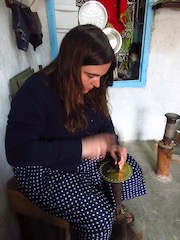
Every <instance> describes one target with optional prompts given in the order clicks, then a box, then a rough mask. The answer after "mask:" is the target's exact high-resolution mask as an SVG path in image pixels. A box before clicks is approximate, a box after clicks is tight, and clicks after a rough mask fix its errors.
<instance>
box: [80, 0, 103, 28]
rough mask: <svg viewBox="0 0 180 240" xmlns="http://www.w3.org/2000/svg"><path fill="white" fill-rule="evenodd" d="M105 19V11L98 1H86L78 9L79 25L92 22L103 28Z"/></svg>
mask: <svg viewBox="0 0 180 240" xmlns="http://www.w3.org/2000/svg"><path fill="white" fill-rule="evenodd" d="M107 20H108V15H107V11H106V9H105V7H104V6H103V5H102V4H101V3H100V2H98V1H88V2H86V3H84V4H83V5H82V6H81V8H80V10H79V23H80V25H83V24H92V25H95V26H97V27H99V28H101V29H103V28H105V26H106V24H107Z"/></svg>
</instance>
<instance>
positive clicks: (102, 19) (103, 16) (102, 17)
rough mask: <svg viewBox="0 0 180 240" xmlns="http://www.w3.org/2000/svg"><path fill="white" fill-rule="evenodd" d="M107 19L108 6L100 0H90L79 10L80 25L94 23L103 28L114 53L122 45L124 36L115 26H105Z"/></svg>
mask: <svg viewBox="0 0 180 240" xmlns="http://www.w3.org/2000/svg"><path fill="white" fill-rule="evenodd" d="M107 21H108V14H107V11H106V8H105V7H104V6H103V5H102V4H101V3H100V2H98V1H88V2H86V3H84V4H83V5H82V6H81V8H80V10H79V23H80V25H83V24H92V25H95V26H97V27H99V28H100V29H102V30H103V32H104V33H105V34H106V35H107V37H108V39H109V42H110V44H111V47H112V48H113V50H114V53H117V52H118V51H119V50H120V48H121V46H122V37H121V35H120V33H119V32H118V31H117V30H116V29H115V28H111V27H107V28H105V26H106V24H107Z"/></svg>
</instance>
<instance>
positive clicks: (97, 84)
mask: <svg viewBox="0 0 180 240" xmlns="http://www.w3.org/2000/svg"><path fill="white" fill-rule="evenodd" d="M100 79H101V78H100V77H97V78H96V79H94V80H93V86H94V87H96V88H99V87H100Z"/></svg>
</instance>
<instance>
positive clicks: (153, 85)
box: [109, 8, 180, 141]
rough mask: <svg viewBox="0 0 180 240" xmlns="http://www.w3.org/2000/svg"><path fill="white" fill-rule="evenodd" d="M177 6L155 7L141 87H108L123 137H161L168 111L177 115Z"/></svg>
mask: <svg viewBox="0 0 180 240" xmlns="http://www.w3.org/2000/svg"><path fill="white" fill-rule="evenodd" d="M179 39H180V10H179V9H165V8H161V9H159V10H157V11H155V15H154V23H153V29H152V36H151V47H150V56H149V62H148V69H147V79H146V86H145V87H144V88H121V89H118V88H111V89H110V90H109V96H110V103H111V108H112V118H113V121H114V124H115V126H116V129H117V132H118V133H119V134H120V136H121V139H122V140H123V141H129V140H137V139H139V140H152V139H155V140H160V139H161V138H162V137H163V134H164V129H165V125H166V117H165V116H164V114H165V113H167V112H174V113H177V114H179V115H180V65H179V54H180V44H179Z"/></svg>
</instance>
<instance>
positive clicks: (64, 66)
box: [6, 25, 146, 240]
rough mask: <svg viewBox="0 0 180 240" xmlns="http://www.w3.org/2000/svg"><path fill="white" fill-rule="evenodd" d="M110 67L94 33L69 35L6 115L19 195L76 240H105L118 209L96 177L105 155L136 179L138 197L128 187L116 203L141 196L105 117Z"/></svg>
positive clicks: (110, 57) (106, 49)
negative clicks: (68, 227) (71, 232)
mask: <svg viewBox="0 0 180 240" xmlns="http://www.w3.org/2000/svg"><path fill="white" fill-rule="evenodd" d="M115 62H116V61H115V55H114V52H113V50H112V48H111V46H110V44H109V41H108V39H107V37H106V35H105V34H104V33H103V32H102V31H101V30H100V29H99V28H97V27H95V26H93V25H82V26H78V27H76V28H74V29H72V30H71V31H70V32H69V33H67V35H66V36H65V38H64V39H63V41H62V44H61V47H60V52H59V54H58V56H57V57H56V59H55V60H54V61H53V62H52V63H50V64H49V65H48V66H47V67H45V68H44V69H43V70H41V71H40V72H38V73H35V74H34V75H33V76H31V77H30V78H29V79H27V80H26V82H25V83H24V85H23V86H22V87H21V88H20V90H19V91H18V92H17V94H16V96H15V97H14V99H13V101H12V106H11V110H10V114H9V119H8V125H7V132H6V155H7V160H8V162H9V163H10V164H11V165H12V166H13V169H14V173H15V178H16V181H17V184H18V186H19V189H20V190H21V192H22V193H23V194H24V195H25V196H26V197H28V198H29V199H30V201H32V202H33V203H35V204H37V205H38V206H39V207H40V208H42V209H43V210H45V211H47V212H48V213H50V214H53V215H55V216H59V217H61V218H64V219H65V220H66V221H68V222H70V223H71V225H72V226H73V227H74V228H75V229H76V230H77V231H78V239H84V240H88V239H91V240H92V239H104V240H107V239H109V238H110V235H111V231H112V224H113V218H114V214H115V209H116V204H115V199H114V196H113V192H112V188H111V186H110V185H109V184H108V183H107V182H105V181H103V179H102V178H101V177H100V175H99V170H98V167H99V163H100V161H103V159H104V158H105V156H106V155H107V154H110V155H111V156H112V157H113V158H114V161H115V164H118V166H119V168H122V167H123V165H124V163H125V160H126V158H127V161H129V162H131V165H132V166H133V168H134V169H137V171H140V172H141V174H140V175H141V177H140V178H139V179H138V180H137V179H136V180H135V181H137V182H135V185H134V186H137V184H136V183H138V184H139V189H138V190H137V188H136V194H135V192H132V191H131V193H130V191H127V186H128V184H129V183H128V181H127V185H124V186H125V187H123V192H122V193H123V194H122V199H128V198H132V197H134V196H138V195H142V194H144V193H145V192H146V190H145V186H144V180H143V176H142V171H141V169H140V167H139V166H138V165H137V163H136V162H135V160H134V159H133V158H132V157H131V156H129V155H127V151H126V149H125V148H123V147H121V146H120V145H119V144H118V140H117V137H116V135H115V130H114V127H113V123H112V121H111V118H110V115H109V111H108V105H107V99H106V98H107V88H108V85H109V84H112V81H113V70H114V68H115ZM117 152H118V153H119V154H121V160H120V161H118V159H117ZM131 179H135V178H134V176H132V177H131ZM142 189H143V190H142ZM117 210H118V211H119V209H117Z"/></svg>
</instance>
